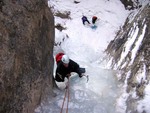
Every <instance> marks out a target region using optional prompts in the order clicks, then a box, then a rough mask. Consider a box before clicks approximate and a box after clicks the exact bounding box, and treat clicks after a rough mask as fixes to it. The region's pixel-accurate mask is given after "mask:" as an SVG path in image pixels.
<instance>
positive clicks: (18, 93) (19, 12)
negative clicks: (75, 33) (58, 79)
mask: <svg viewBox="0 0 150 113" xmlns="http://www.w3.org/2000/svg"><path fill="white" fill-rule="evenodd" d="M54 35H55V33H54V17H53V15H52V13H51V11H50V10H49V8H48V6H47V1H45V0H34V1H33V0H24V1H20V0H11V1H9V0H0V113H33V112H34V108H35V107H36V106H37V105H38V104H39V103H40V101H41V99H43V98H44V97H45V96H46V95H47V94H50V95H52V75H53V45H54Z"/></svg>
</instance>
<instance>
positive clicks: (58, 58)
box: [55, 53, 64, 64]
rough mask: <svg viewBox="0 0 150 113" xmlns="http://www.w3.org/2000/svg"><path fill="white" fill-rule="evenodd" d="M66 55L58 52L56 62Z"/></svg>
mask: <svg viewBox="0 0 150 113" xmlns="http://www.w3.org/2000/svg"><path fill="white" fill-rule="evenodd" d="M63 55H64V53H58V54H57V55H56V57H55V60H56V64H58V62H59V61H60V60H61V58H62V56H63Z"/></svg>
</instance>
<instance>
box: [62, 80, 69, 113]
mask: <svg viewBox="0 0 150 113" xmlns="http://www.w3.org/2000/svg"><path fill="white" fill-rule="evenodd" d="M67 95H68V97H67ZM66 98H68V101H67V108H66V113H68V106H69V77H68V82H67V85H66V91H65V96H64V99H63V103H62V107H61V111H60V113H62V112H63V108H64V103H65V100H66Z"/></svg>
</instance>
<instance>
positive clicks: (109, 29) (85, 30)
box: [35, 0, 129, 113]
mask: <svg viewBox="0 0 150 113" xmlns="http://www.w3.org/2000/svg"><path fill="white" fill-rule="evenodd" d="M74 1H75V0H50V1H49V2H48V3H49V6H50V7H51V9H52V10H53V13H56V12H57V11H60V12H62V13H63V12H66V11H70V12H71V13H70V17H71V19H62V18H59V17H55V24H58V23H59V24H61V25H62V26H64V27H66V30H63V31H62V32H60V31H59V30H57V29H55V42H56V43H57V42H61V41H62V40H63V39H64V38H65V39H64V41H63V42H62V43H61V45H60V46H59V47H58V46H56V47H54V56H55V54H56V53H58V52H59V51H61V50H63V51H64V52H65V53H66V54H67V55H68V56H69V57H70V58H71V59H72V60H74V61H76V62H77V63H78V64H79V65H80V66H81V67H85V68H86V74H88V75H89V82H87V81H86V77H82V78H79V77H78V76H77V75H73V76H72V77H71V79H70V100H69V113H123V112H124V111H125V108H126V105H125V104H120V103H122V102H119V104H117V103H116V102H117V101H116V100H117V97H118V96H119V94H120V90H121V89H120V87H119V83H118V82H117V79H116V77H115V72H114V71H112V70H107V69H105V68H106V67H105V68H104V65H103V64H101V62H102V61H103V56H104V50H105V49H106V47H107V45H108V43H109V42H110V41H111V40H112V39H113V38H114V36H115V35H116V33H117V31H118V30H119V28H120V27H121V26H122V25H123V24H124V21H125V19H126V17H127V16H128V14H129V12H128V11H126V10H125V9H124V6H123V5H122V4H121V2H120V1H119V0H109V1H108V0H76V1H78V2H80V3H78V4H75V3H74ZM82 15H85V16H87V18H88V19H89V21H90V22H91V19H92V16H97V17H98V18H99V20H98V21H97V23H96V25H97V29H91V27H89V26H84V25H83V24H82V21H81V18H82ZM67 35H68V38H67ZM55 68H56V66H55ZM54 92H55V93H56V94H57V96H56V97H55V98H53V99H50V100H49V102H48V103H46V104H44V103H43V104H42V105H41V106H40V107H38V108H37V109H36V110H35V112H36V113H59V112H60V110H61V107H62V103H63V98H64V95H65V90H62V91H58V90H54ZM64 108H66V104H65V106H64ZM64 110H65V109H64Z"/></svg>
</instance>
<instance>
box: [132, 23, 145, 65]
mask: <svg viewBox="0 0 150 113" xmlns="http://www.w3.org/2000/svg"><path fill="white" fill-rule="evenodd" d="M145 29H146V25H144V28H143V31H142V34H141V35H140V36H139V37H138V41H137V42H136V43H135V47H134V48H133V50H132V56H131V64H132V63H133V61H134V58H135V56H136V53H137V51H138V49H139V47H140V45H141V43H142V40H143V38H144V35H145Z"/></svg>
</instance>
